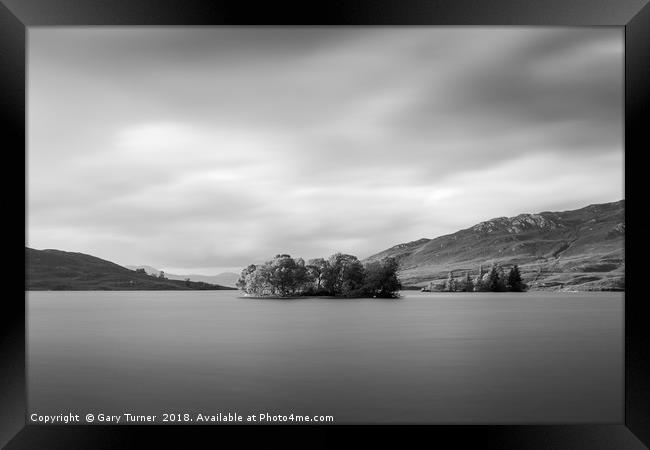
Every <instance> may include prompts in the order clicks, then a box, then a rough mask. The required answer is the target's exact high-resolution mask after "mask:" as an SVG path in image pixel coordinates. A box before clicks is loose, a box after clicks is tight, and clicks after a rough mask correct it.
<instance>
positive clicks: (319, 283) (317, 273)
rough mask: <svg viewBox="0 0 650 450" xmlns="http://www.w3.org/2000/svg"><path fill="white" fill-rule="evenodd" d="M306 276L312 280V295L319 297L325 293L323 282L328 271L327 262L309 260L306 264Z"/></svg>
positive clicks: (323, 260)
mask: <svg viewBox="0 0 650 450" xmlns="http://www.w3.org/2000/svg"><path fill="white" fill-rule="evenodd" d="M306 268H307V276H308V277H309V278H311V279H312V280H314V284H315V286H314V292H313V293H314V294H316V295H319V294H323V293H325V291H324V289H325V287H324V286H323V282H324V281H325V278H326V276H327V274H328V273H329V270H330V265H329V261H326V260H325V259H323V258H316V259H310V260H309V261H308V262H307V266H306Z"/></svg>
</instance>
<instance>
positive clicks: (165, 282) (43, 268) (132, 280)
mask: <svg viewBox="0 0 650 450" xmlns="http://www.w3.org/2000/svg"><path fill="white" fill-rule="evenodd" d="M216 289H232V288H229V287H225V286H220V285H215V284H208V283H204V282H192V281H190V282H187V283H186V282H185V281H179V280H170V279H161V278H157V277H153V276H150V275H147V274H146V273H139V272H135V271H133V270H129V269H127V268H125V267H122V266H120V265H117V264H115V263H112V262H110V261H106V260H103V259H100V258H97V257H95V256H91V255H86V254H83V253H73V252H64V251H61V250H35V249H32V248H28V247H25V290H28V291H40V290H69V291H84V290H109V291H130V290H216Z"/></svg>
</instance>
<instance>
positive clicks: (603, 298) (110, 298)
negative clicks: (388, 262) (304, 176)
mask: <svg viewBox="0 0 650 450" xmlns="http://www.w3.org/2000/svg"><path fill="white" fill-rule="evenodd" d="M239 295H240V293H239V292H237V291H181V292H29V293H28V317H27V320H28V408H29V412H30V413H32V412H35V413H38V414H61V413H62V414H65V413H68V412H74V413H79V414H85V413H86V412H93V413H98V412H103V413H106V414H122V413H126V412H129V413H135V414H156V415H158V418H159V417H160V415H161V414H162V413H164V412H168V413H186V412H187V413H192V414H194V413H198V412H203V413H208V414H217V413H219V412H222V413H227V412H233V413H234V412H237V413H239V414H242V415H246V414H259V413H262V412H264V413H270V414H284V415H288V414H291V413H293V414H300V415H314V414H318V415H333V416H334V423H380V422H381V423H404V422H408V423H567V422H588V423H597V422H601V423H602V422H609V423H621V422H622V421H623V294H622V293H542V292H537V293H526V294H515V293H506V294H492V293H471V294H463V293H451V294H441V293H434V294H431V293H420V292H412V291H407V292H403V298H401V299H399V300H376V299H375V300H373V299H356V300H338V299H317V298H314V299H300V300H254V299H246V298H239V297H238V296H239ZM157 420H158V419H157Z"/></svg>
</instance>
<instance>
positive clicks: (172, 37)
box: [27, 27, 624, 275]
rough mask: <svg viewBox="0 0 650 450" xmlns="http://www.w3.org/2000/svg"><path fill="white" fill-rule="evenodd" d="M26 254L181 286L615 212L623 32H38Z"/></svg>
mask: <svg viewBox="0 0 650 450" xmlns="http://www.w3.org/2000/svg"><path fill="white" fill-rule="evenodd" d="M28 33H29V36H28V39H29V61H28V64H29V66H28V67H29V74H28V77H29V88H28V91H29V92H28V108H29V109H28V127H29V130H28V174H27V176H28V245H29V246H30V247H33V248H38V249H43V248H57V249H61V250H67V251H78V252H83V253H89V254H92V255H95V256H98V257H101V258H104V259H108V260H111V261H114V262H116V263H118V264H123V265H127V264H146V265H151V266H154V267H157V268H161V269H164V270H167V271H168V272H172V273H197V272H198V273H205V274H208V275H212V274H215V273H218V272H221V271H225V270H237V271H238V270H239V269H240V268H241V267H242V266H245V265H247V264H249V263H260V262H263V261H264V260H267V259H269V258H271V257H272V256H273V255H275V254H277V253H290V254H291V255H292V256H302V257H304V258H305V259H308V258H313V257H317V256H328V255H330V254H332V253H334V252H335V251H342V252H345V253H352V254H355V255H357V256H359V257H361V258H363V257H367V256H370V255H371V254H373V253H376V252H378V251H381V250H384V249H386V248H388V247H391V246H393V245H395V244H398V243H402V242H408V241H412V240H416V239H419V238H422V237H429V238H433V237H436V236H439V235H443V234H448V233H452V232H455V231H458V230H459V229H462V228H467V227H469V226H472V225H474V224H476V223H478V222H480V221H483V220H486V219H489V218H493V217H498V216H513V215H516V214H519V213H522V212H540V211H549V210H553V211H558V210H566V209H575V208H579V207H582V206H586V205H588V204H591V203H601V202H609V201H616V200H620V199H622V198H623V196H624V194H623V156H624V154H623V112H622V107H623V90H622V88H623V51H624V47H623V30H622V28H582V29H570V28H568V29H564V28H526V27H510V28H494V27H490V28H484V27H466V28H459V27H387V28H383V27H366V28H362V27H350V28H326V27H318V28H274V27H265V28H217V27H214V28H213V27H208V28H171V27H170V28H144V27H143V28H34V27H31V28H30V29H29V30H28Z"/></svg>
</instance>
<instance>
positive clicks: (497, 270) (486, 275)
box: [429, 264, 528, 292]
mask: <svg viewBox="0 0 650 450" xmlns="http://www.w3.org/2000/svg"><path fill="white" fill-rule="evenodd" d="M526 289H528V286H527V285H526V284H525V283H524V282H523V280H522V279H521V272H520V271H519V267H518V266H517V265H516V264H515V265H514V266H513V267H512V268H511V269H510V270H509V271H508V272H507V273H506V271H505V270H504V269H503V267H501V265H500V264H493V265H492V267H491V268H490V270H489V271H488V272H484V271H483V267H482V266H481V267H480V268H479V271H478V275H477V276H476V278H474V279H472V277H471V276H470V274H469V272H466V273H465V276H464V277H462V278H460V279H456V278H455V277H454V276H453V272H449V277H448V278H447V281H445V282H444V284H442V285H441V286H439V287H438V288H436V286H435V285H434V284H433V282H432V283H429V290H431V291H434V290H441V291H445V292H523V291H525V290H526Z"/></svg>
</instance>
